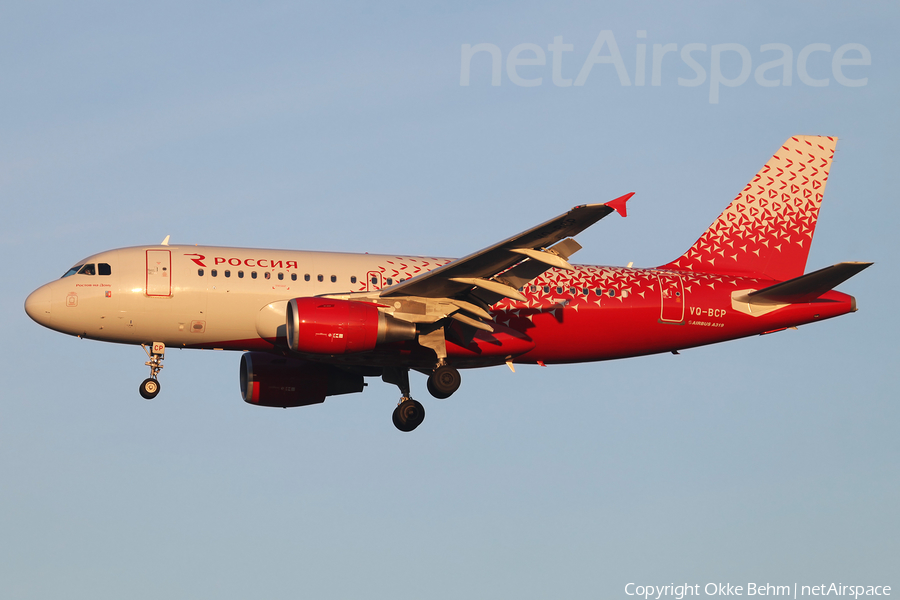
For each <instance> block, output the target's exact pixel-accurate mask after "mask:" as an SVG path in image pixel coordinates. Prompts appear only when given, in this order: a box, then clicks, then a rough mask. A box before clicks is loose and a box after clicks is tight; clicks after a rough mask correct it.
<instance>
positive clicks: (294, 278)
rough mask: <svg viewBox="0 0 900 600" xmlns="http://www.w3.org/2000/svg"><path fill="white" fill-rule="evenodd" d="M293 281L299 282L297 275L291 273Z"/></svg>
mask: <svg viewBox="0 0 900 600" xmlns="http://www.w3.org/2000/svg"><path fill="white" fill-rule="evenodd" d="M291 281H297V274H296V273H291Z"/></svg>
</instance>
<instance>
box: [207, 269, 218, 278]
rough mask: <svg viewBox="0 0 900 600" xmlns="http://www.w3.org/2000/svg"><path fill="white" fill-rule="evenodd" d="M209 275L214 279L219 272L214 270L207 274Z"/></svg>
mask: <svg viewBox="0 0 900 600" xmlns="http://www.w3.org/2000/svg"><path fill="white" fill-rule="evenodd" d="M209 274H210V275H212V276H213V277H215V276H216V275H218V274H219V272H218V271H216V270H215V269H213V270H211V271H210V272H209Z"/></svg>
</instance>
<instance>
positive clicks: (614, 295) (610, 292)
mask: <svg viewBox="0 0 900 600" xmlns="http://www.w3.org/2000/svg"><path fill="white" fill-rule="evenodd" d="M609 297H610V298H615V297H616V290H609Z"/></svg>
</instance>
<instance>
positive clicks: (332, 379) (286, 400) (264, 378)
mask: <svg viewBox="0 0 900 600" xmlns="http://www.w3.org/2000/svg"><path fill="white" fill-rule="evenodd" d="M364 386H365V384H364V383H363V376H362V375H358V374H355V373H348V372H347V371H344V370H343V369H339V368H338V367H334V366H332V365H323V364H319V363H314V362H309V361H306V360H300V359H298V358H286V357H283V356H277V355H273V354H266V353H265V352H247V353H245V354H244V355H243V356H241V396H243V398H244V402H247V403H248V404H255V405H257V406H271V407H279V408H292V407H295V406H306V405H307V404H318V403H320V402H324V401H325V398H326V397H327V396H337V395H339V394H352V393H356V392H361V391H363V387H364Z"/></svg>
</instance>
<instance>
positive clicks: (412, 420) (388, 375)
mask: <svg viewBox="0 0 900 600" xmlns="http://www.w3.org/2000/svg"><path fill="white" fill-rule="evenodd" d="M381 378H382V379H383V380H384V382H385V383H393V384H394V385H396V386H397V387H399V388H400V403H399V404H398V405H397V408H395V409H394V414H393V415H391V417H392V419H393V421H394V427H396V428H397V429H399V430H400V431H404V432H409V431H412V430H413V429H415V428H416V427H418V426H419V425H421V424H422V421H424V420H425V407H424V406H422V404H421V403H419V402H417V401H416V400H413V399H412V396H410V395H409V369H403V368H399V367H386V368H385V369H384V373H383V374H382V376H381Z"/></svg>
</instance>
